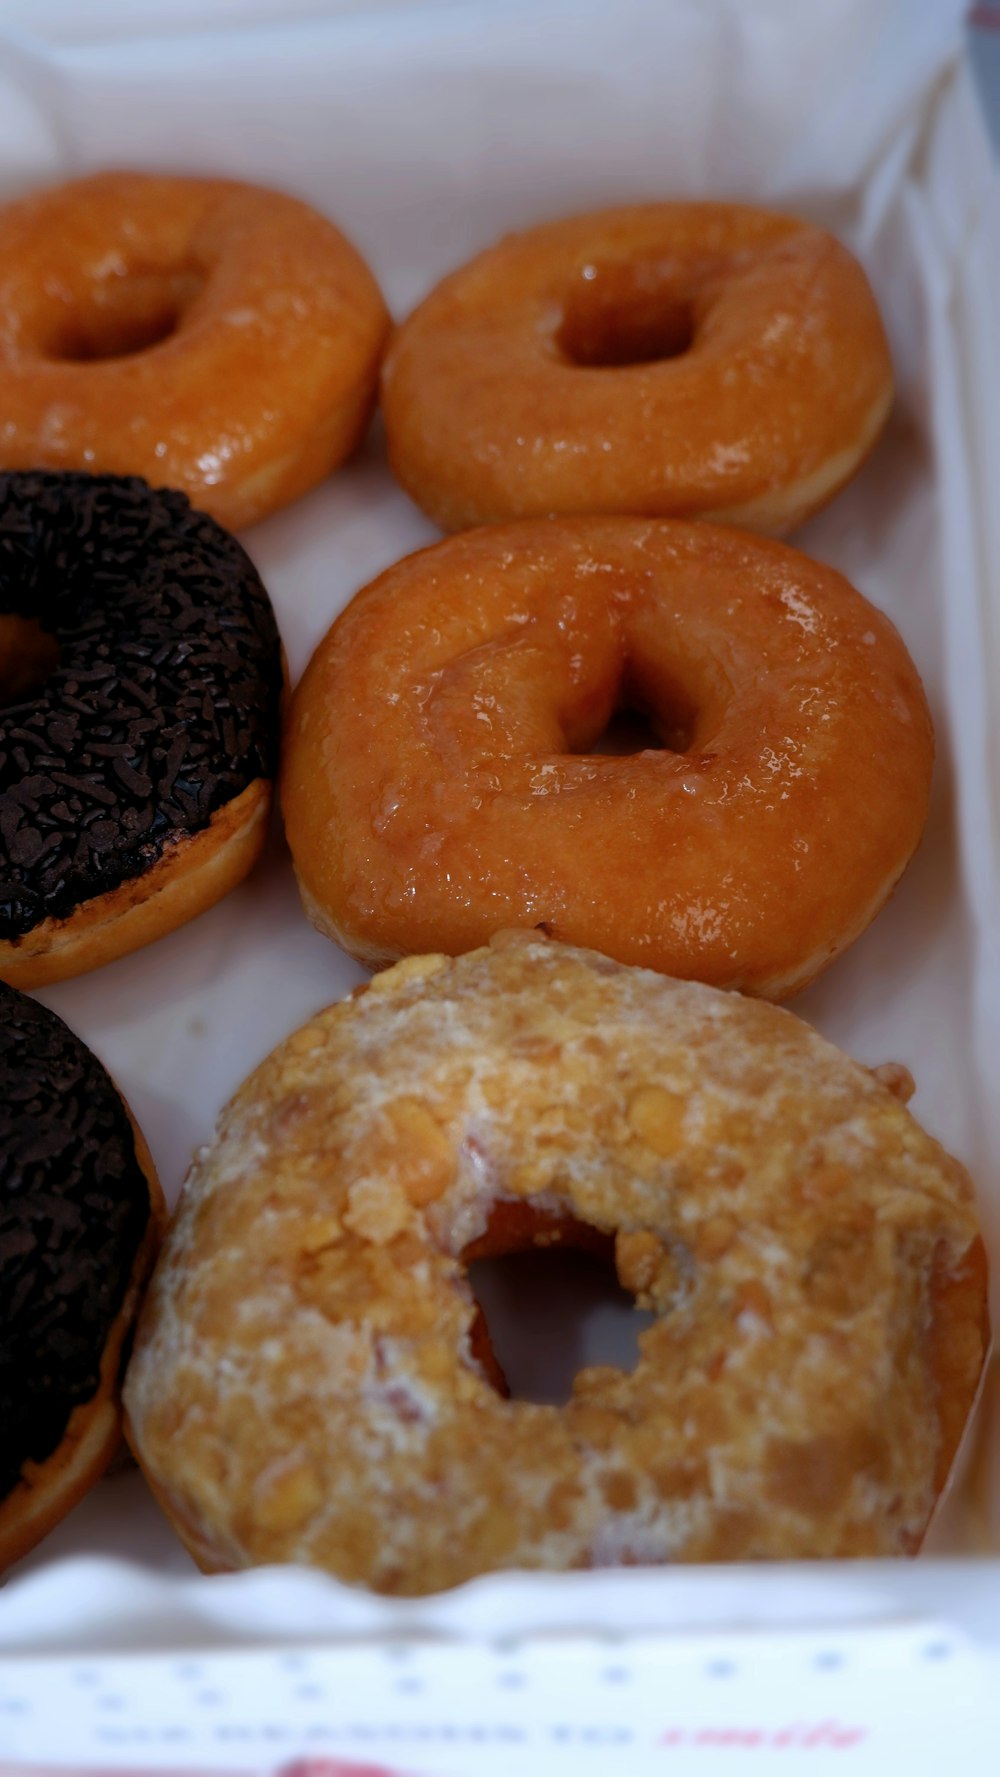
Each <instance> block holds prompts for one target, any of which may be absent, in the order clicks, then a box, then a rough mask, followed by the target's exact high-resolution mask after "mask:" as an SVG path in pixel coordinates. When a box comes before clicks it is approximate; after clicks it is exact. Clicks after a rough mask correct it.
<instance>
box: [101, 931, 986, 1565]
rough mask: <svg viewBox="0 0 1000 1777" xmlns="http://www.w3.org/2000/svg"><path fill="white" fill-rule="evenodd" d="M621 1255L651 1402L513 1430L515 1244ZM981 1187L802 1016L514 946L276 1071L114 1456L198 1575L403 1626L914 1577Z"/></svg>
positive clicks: (292, 1041) (934, 1484)
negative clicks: (578, 1239) (357, 1595)
mask: <svg viewBox="0 0 1000 1777" xmlns="http://www.w3.org/2000/svg"><path fill="white" fill-rule="evenodd" d="M498 1208H499V1209H500V1210H501V1211H503V1212H504V1213H505V1214H506V1215H507V1216H508V1217H509V1218H510V1219H515V1220H516V1218H517V1216H518V1214H519V1212H521V1211H523V1210H524V1209H525V1208H527V1209H529V1210H531V1211H532V1212H535V1213H538V1212H540V1213H541V1214H542V1215H548V1216H554V1217H557V1218H558V1217H565V1216H569V1217H571V1218H573V1219H574V1220H575V1221H576V1222H577V1223H582V1224H585V1225H586V1227H588V1228H589V1229H591V1230H596V1231H597V1233H598V1235H600V1236H603V1237H604V1238H605V1239H607V1240H608V1241H609V1243H610V1242H613V1250H614V1261H615V1265H616V1268H617V1271H618V1275H619V1278H620V1280H621V1282H622V1284H623V1285H624V1287H625V1288H626V1289H628V1290H630V1291H631V1292H632V1294H633V1295H634V1296H635V1297H636V1299H637V1301H638V1302H639V1304H640V1306H642V1307H643V1308H645V1309H647V1310H648V1311H651V1312H652V1314H653V1315H654V1316H655V1319H654V1321H653V1324H652V1325H651V1326H650V1327H649V1328H648V1330H646V1331H645V1332H643V1333H642V1334H640V1337H639V1349H640V1357H639V1362H638V1366H637V1368H636V1369H635V1371H634V1372H633V1373H632V1374H631V1375H627V1374H625V1373H624V1372H623V1371H621V1370H619V1369H617V1368H614V1367H612V1366H609V1365H594V1366H590V1367H587V1368H585V1369H582V1370H581V1371H580V1372H579V1373H578V1374H577V1376H576V1378H575V1381H574V1385H573V1392H572V1396H571V1398H570V1400H569V1401H568V1402H567V1403H566V1404H565V1406H562V1407H557V1406H547V1405H538V1404H532V1403H529V1402H526V1401H521V1400H507V1399H503V1398H501V1395H500V1394H499V1393H498V1392H497V1390H496V1388H495V1387H493V1386H491V1381H492V1375H491V1370H490V1368H489V1366H488V1365H487V1364H486V1363H485V1362H484V1360H483V1356H482V1352H481V1341H480V1340H479V1339H478V1338H477V1326H478V1324H479V1320H480V1317H479V1314H478V1310H477V1306H476V1302H475V1298H474V1296H473V1294H472V1291H471V1288H470V1285H469V1279H468V1275H467V1271H466V1264H467V1260H468V1258H469V1256H470V1255H474V1254H475V1252H476V1251H477V1250H480V1242H481V1240H482V1238H483V1236H484V1235H488V1234H489V1232H490V1230H491V1227H492V1224H493V1221H494V1216H495V1212H496V1210H497V1209H498ZM985 1269H986V1268H985V1259H984V1257H983V1249H982V1243H981V1241H980V1240H979V1237H978V1233H977V1228H976V1220H975V1213H974V1209H973V1205H972V1196H971V1188H970V1185H969V1181H968V1178H967V1177H966V1175H965V1173H964V1171H963V1169H962V1168H961V1166H959V1165H958V1163H957V1162H956V1161H954V1160H951V1159H949V1157H948V1156H947V1155H946V1154H945V1153H944V1152H943V1150H942V1149H941V1148H940V1147H938V1145H937V1143H936V1142H934V1141H932V1140H931V1139H930V1138H929V1137H928V1136H927V1135H925V1134H924V1132H923V1131H922V1130H921V1129H920V1128H919V1126H918V1125H917V1124H916V1123H915V1122H914V1120H913V1118H912V1117H911V1116H910V1114H909V1113H908V1111H906V1110H905V1109H904V1107H903V1105H902V1104H901V1103H900V1102H899V1100H898V1098H897V1097H896V1096H894V1094H893V1092H892V1091H890V1090H888V1089H887V1087H886V1086H885V1085H884V1084H883V1083H882V1081H881V1080H880V1079H877V1078H876V1077H874V1076H873V1075H872V1074H871V1073H869V1072H868V1071H867V1070H866V1069H865V1068H862V1067H859V1066H857V1065H856V1064H855V1063H854V1062H852V1061H849V1060H848V1059H847V1057H846V1056H844V1055H842V1054H840V1053H839V1052H838V1051H837V1050H836V1049H834V1048H833V1047H832V1046H831V1045H830V1044H829V1043H826V1042H824V1041H823V1039H822V1038H820V1037H819V1036H817V1035H816V1034H815V1033H814V1032H813V1031H811V1030H810V1029H809V1028H808V1026H806V1025H805V1024H803V1023H801V1021H800V1020H799V1019H797V1018H794V1017H792V1016H791V1014H789V1013H787V1012H782V1011H780V1010H778V1009H777V1008H776V1007H774V1006H769V1005H766V1004H764V1003H762V1002H759V1001H753V1000H747V999H744V998H742V997H740V996H739V995H737V994H721V993H717V992H715V991H714V990H712V989H710V988H706V987H701V986H698V985H696V984H692V983H689V982H677V981H668V980H666V979H665V978H664V977H662V976H657V975H653V974H651V973H650V972H648V971H646V970H639V969H626V968H622V967H620V966H619V965H617V964H615V963H613V962H609V961H608V959H607V958H605V957H601V956H597V955H595V954H593V953H587V952H581V951H576V950H571V949H569V948H568V947H566V946H564V945H560V944H549V943H546V942H545V941H544V940H541V939H538V938H530V937H527V936H526V935H524V934H504V935H503V936H502V937H501V938H499V939H497V940H495V941H494V942H493V944H492V945H491V946H490V948H489V949H487V950H481V951H476V952H473V953H470V954H469V955H466V956H463V957H460V958H459V959H458V960H457V961H449V960H448V959H446V958H444V957H441V956H429V957H410V958H408V959H407V960H406V961H405V962H403V963H400V964H398V965H397V966H396V967H395V968H394V969H391V970H389V971H388V972H387V973H386V974H384V975H381V976H377V977H376V978H375V980H374V981H373V982H372V983H371V986H370V988H368V989H363V990H362V991H361V994H360V997H358V996H355V997H354V998H353V999H352V1000H351V1001H349V1002H345V1003H344V1004H342V1005H338V1006H333V1007H331V1008H330V1010H329V1011H326V1012H322V1013H320V1014H319V1015H318V1016H317V1017H316V1018H314V1019H313V1020H312V1021H311V1022H310V1023H309V1024H307V1025H306V1026H305V1027H304V1028H303V1029H302V1030H300V1031H297V1032H296V1033H295V1034H294V1035H293V1036H291V1037H289V1038H288V1040H287V1041H286V1042H285V1043H283V1044H282V1045H281V1046H280V1047H279V1048H278V1049H276V1050H275V1051H274V1053H273V1054H272V1055H271V1056H270V1057H269V1058H268V1060H267V1061H265V1062H264V1063H263V1065H262V1066H261V1067H260V1068H258V1070H257V1071H256V1073H255V1074H254V1075H253V1076H252V1078H251V1079H249V1080H248V1081H247V1082H246V1084H245V1085H244V1086H243V1087H242V1088H241V1090H240V1091H239V1093H238V1094H237V1096H236V1097H235V1099H234V1100H233V1101H232V1103H231V1104H230V1105H229V1107H228V1108H227V1110H226V1111H225V1112H224V1114H223V1117H222V1120H221V1123H220V1127H219V1130H218V1133H217V1135H216V1137H215V1140H214V1141H213V1143H212V1144H211V1146H210V1147H209V1148H208V1149H206V1150H203V1151H202V1153H201V1154H200V1155H199V1156H198V1159H197V1161H196V1163H195V1166H194V1169H193V1172H192V1175H191V1177H190V1179H189V1181H188V1184H187V1187H186V1189H185V1193H184V1196H183V1198H182V1200H181V1204H180V1207H179V1210H178V1214H177V1218H176V1220H175V1223H174V1226H173V1228H172V1230H171V1232H170V1235H169V1236H168V1240H167V1244H166V1248H165V1251H164V1256H163V1259H162V1261H161V1264H160V1266H159V1268H158V1270H157V1272H156V1275H155V1277H154V1280H153V1283H152V1286H151V1289H150V1292H149V1295H148V1297H147V1300H146V1305H145V1308H144V1311H143V1315H142V1319H141V1323H140V1327H139V1331H138V1335H137V1340H136V1347H135V1355H134V1357H133V1360H132V1364H131V1366H130V1369H129V1373H128V1377H127V1379H126V1386H125V1401H126V1411H127V1415H128V1424H129V1435H130V1438H131V1441H132V1445H133V1448H134V1449H135V1451H136V1454H137V1456H138V1457H139V1460H140V1462H141V1463H142V1465H143V1467H144V1469H145V1471H146V1473H147V1476H148V1477H149V1478H150V1479H151V1482H152V1484H153V1487H154V1490H155V1492H156V1493H157V1496H158V1498H159V1499H160V1501H161V1503H162V1504H163V1506H164V1507H165V1509H166V1511H167V1513H168V1515H169V1516H170V1517H171V1519H172V1520H173V1522H174V1524H175V1525H176V1527H177V1529H178V1530H179V1531H180V1534H181V1535H182V1536H183V1538H184V1540H185V1541H186V1543H187V1544H188V1546H189V1548H190V1549H191V1550H192V1552H193V1553H194V1554H195V1556H196V1557H197V1559H198V1560H199V1561H201V1562H202V1563H203V1564H204V1565H205V1566H206V1567H209V1568H219V1567H241V1566H247V1565H252V1564H255V1563H261V1562H278V1561H296V1562H307V1563H311V1564H313V1565H315V1566H319V1567H324V1568H327V1569H328V1570H329V1571H331V1572H333V1573H335V1574H337V1575H338V1576H339V1577H340V1578H341V1579H344V1580H347V1581H350V1582H353V1583H361V1584H365V1585H369V1586H372V1587H374V1588H375V1589H376V1590H379V1591H385V1592H395V1593H415V1592H428V1591H434V1590H436V1589H438V1588H441V1587H445V1586H450V1585H455V1584H458V1583H460V1582H461V1581H463V1580H466V1579H469V1578H470V1577H472V1576H473V1575H474V1574H477V1573H482V1572H488V1571H493V1570H496V1569H499V1568H507V1567H534V1568H539V1567H540V1568H555V1569H559V1568H568V1567H592V1566H615V1565H620V1564H634V1563H637V1562H638V1563H643V1564H645V1563H654V1562H668V1561H716V1560H725V1559H737V1560H739V1559H743V1560H748V1559H768V1558H770V1559H793V1558H826V1557H831V1556H848V1555H853V1556H863V1555H868V1556H873V1555H898V1554H904V1553H910V1552H912V1551H913V1550H914V1549H915V1548H916V1546H917V1545H918V1543H919V1541H920V1538H921V1535H922V1534H923V1531H924V1528H925V1526H926V1524H927V1521H928V1518H929V1516H930V1513H931V1511H932V1509H933V1506H934V1502H935V1500H936V1498H937V1496H938V1494H939V1492H940V1490H941V1488H942V1486H943V1485H944V1482H945V1480H946V1478H947V1475H948V1471H949V1468H950V1466H951V1462H952V1458H953V1456H954V1452H955V1449H956V1446H957V1443H958V1440H959V1437H960V1434H961V1430H962V1427H963V1425H964V1423H965V1420H966V1417H967V1415H968V1412H969V1409H970V1407H971V1404H972V1401H973V1399H974V1396H975V1391H976V1384H977V1379H978V1377H979V1374H980V1371H981V1368H982V1364H983V1357H984V1351H985V1346H986V1341H987V1324H986V1295H985V1285H986V1276H985Z"/></svg>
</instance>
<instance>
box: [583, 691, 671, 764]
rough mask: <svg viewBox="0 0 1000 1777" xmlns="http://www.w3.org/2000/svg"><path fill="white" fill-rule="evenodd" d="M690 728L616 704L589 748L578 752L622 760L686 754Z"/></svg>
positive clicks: (649, 713)
mask: <svg viewBox="0 0 1000 1777" xmlns="http://www.w3.org/2000/svg"><path fill="white" fill-rule="evenodd" d="M692 725H693V724H692V722H691V720H690V719H685V718H674V717H673V716H670V717H668V719H667V721H666V723H663V722H662V721H661V720H660V719H659V718H658V717H656V716H654V715H652V714H651V712H650V711H649V710H644V709H640V708H637V707H636V706H634V705H631V704H627V703H624V704H619V705H618V706H617V707H616V708H615V709H614V710H612V712H611V715H610V717H609V719H608V722H607V725H606V727H605V728H604V729H602V731H601V733H600V734H599V735H598V736H597V737H596V739H595V740H593V741H592V742H591V744H590V746H589V747H585V748H583V747H581V748H580V749H579V750H580V751H581V752H588V753H602V754H604V755H606V756H609V757H615V758H625V757H627V756H628V755H629V754H631V753H648V752H656V751H660V752H667V753H686V752H687V750H688V748H689V747H690V745H691V731H692Z"/></svg>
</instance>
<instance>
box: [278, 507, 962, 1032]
mask: <svg viewBox="0 0 1000 1777" xmlns="http://www.w3.org/2000/svg"><path fill="white" fill-rule="evenodd" d="M621 705H625V706H631V707H635V706H638V707H639V708H640V709H641V710H643V711H644V712H646V713H647V714H648V716H649V717H650V720H651V723H652V726H653V728H654V729H655V730H656V731H657V732H658V734H659V737H660V739H661V741H662V743H663V744H662V745H661V746H659V747H655V746H652V747H650V746H647V747H645V748H644V749H643V750H640V751H638V752H633V753H629V754H627V755H625V756H623V757H610V756H605V755H603V754H600V753H597V752H596V751H595V750H594V748H595V743H596V742H597V741H598V738H599V737H600V735H601V734H602V731H603V730H604V728H605V725H606V724H607V722H608V720H609V717H610V716H611V714H612V712H613V711H614V710H615V709H616V708H617V707H619V706H621ZM932 755H933V738H932V732H931V724H930V717H929V714H928V710H927V705H926V701H925V699H924V695H923V690H922V688H921V685H920V680H919V678H918V676H917V673H916V671H915V669H914V666H913V663H912V661H911V660H910V658H909V656H908V655H907V653H906V650H905V648H904V647H903V644H902V642H901V641H900V638H899V636H898V635H897V633H896V631H895V630H894V629H893V627H892V625H891V624H890V623H889V622H888V621H887V619H886V618H885V617H883V616H882V614H881V613H880V612H879V611H877V610H875V609H874V607H873V606H872V605H870V604H869V603H868V602H867V601H866V600H865V599H863V598H862V597H861V596H860V594H858V593H857V592H855V591H854V589H853V588H852V587H851V586H849V585H848V583H847V581H846V580H844V579H842V578H841V576H840V575H839V574H836V573H834V571H833V569H831V568H828V567H824V566H822V565H821V564H820V563H818V562H813V561H810V560H809V559H808V558H807V557H806V556H804V555H801V554H799V553H798V552H797V551H794V550H791V549H788V548H787V547H785V546H783V545H782V544H778V543H772V542H769V541H767V540H766V539H764V538H760V537H751V536H744V535H740V534H739V533H736V532H733V531H730V530H723V529H721V528H719V527H715V526H709V525H688V524H682V523H680V522H678V521H664V520H661V521H655V520H642V519H624V518H613V519H582V518H581V519H563V520H549V521H545V520H535V521H526V522H524V523H522V524H517V525H503V526H495V527H489V528H485V529H483V530H479V531H469V532H465V533H463V534H462V535H461V536H458V537H452V538H450V539H449V540H448V541H447V542H445V543H441V544H438V545H437V546H436V547H434V548H432V549H428V550H424V551H422V552H421V553H420V554H418V555H414V556H410V557H408V558H407V560H405V561H402V562H399V563H397V564H396V566H395V567H392V568H390V569H389V570H388V572H387V573H385V574H383V575H382V576H381V577H380V578H379V579H378V580H376V581H374V582H373V583H372V584H371V585H370V586H368V587H366V588H365V589H364V590H363V591H362V592H360V593H359V594H358V595H357V597H356V598H355V599H354V600H353V602H352V603H351V605H349V606H348V608H347V610H346V611H345V612H344V614H343V616H341V617H340V618H339V620H338V621H337V623H336V624H335V625H334V626H333V628H332V629H331V631H330V632H329V634H328V635H327V637H326V638H325V640H324V641H322V642H321V643H320V645H319V647H318V648H317V650H316V652H315V654H314V655H313V658H312V660H311V662H310V664H309V667H308V669H307V671H306V673H305V676H304V678H303V680H302V682H301V684H300V685H299V687H298V690H297V691H296V694H295V697H294V701H293V707H292V712H291V719H290V722H289V724H288V732H287V735H286V745H285V750H284V761H283V779H282V802H283V807H284V812H285V824H286V830H287V833H288V839H289V843H290V845H291V849H292V856H293V858H294V861H295V867H296V871H297V873H298V877H299V883H300V886H301V889H302V893H303V897H304V899H305V903H306V907H307V911H308V912H309V914H310V917H311V918H312V919H313V920H314V921H315V923H316V924H317V925H318V926H319V927H320V929H321V930H324V931H326V932H327V933H329V935H330V936H331V937H333V938H335V939H336V941H337V942H338V943H339V944H341V945H343V946H344V948H345V949H347V950H349V951H350V952H351V953H352V954H353V955H355V956H357V957H359V958H361V960H362V961H364V962H367V963H373V964H380V963H384V962H387V961H390V960H392V959H393V958H394V957H398V956H402V955H404V954H406V953H407V952H409V951H422V950H445V951H448V952H449V953H451V954H452V955H458V954H459V953H460V952H461V951H463V950H469V949H471V948H472V947H473V945H475V944H481V943H484V942H485V941H486V940H487V939H488V938H489V937H490V936H491V934H492V933H493V932H494V931H496V930H497V928H498V927H499V926H502V925H523V926H537V925H542V926H544V928H545V929H546V931H548V932H549V933H550V935H552V936H553V937H557V938H561V939H564V940H565V941H566V942H568V943H571V944H586V945H592V946H593V947H594V948H595V949H597V950H603V951H605V952H607V954H609V955H611V956H615V957H617V958H618V960H619V961H621V962H628V963H640V964H644V965H647V966H648V967H650V968H654V969H662V970H663V971H664V973H666V974H669V975H681V976H684V977H685V978H687V979H694V980H701V981H708V982H710V983H711V984H712V985H713V986H716V987H739V988H742V989H744V990H746V991H748V992H751V993H757V994H763V995H766V996H767V997H769V998H782V997H784V996H785V995H787V994H791V993H794V992H795V991H796V990H797V989H798V988H800V987H802V986H804V985H805V983H806V982H807V981H809V980H810V979H811V978H812V977H813V976H815V975H817V974H818V973H819V972H820V971H821V970H822V969H824V968H825V967H826V966H827V964H828V963H830V962H831V961H832V960H833V958H834V957H835V956H837V955H838V954H839V952H840V951H841V950H843V949H844V948H845V947H846V946H847V945H848V944H850V943H851V942H852V940H853V939H854V938H856V937H857V936H858V935H859V933H860V932H862V931H863V930H864V928H865V927H866V926H867V924H868V923H869V921H870V920H871V919H872V918H873V917H874V916H875V914H876V913H877V912H878V910H879V908H880V907H881V906H882V904H883V902H884V901H885V900H886V899H887V897H888V896H889V894H890V893H891V891H892V889H893V888H894V887H895V884H896V882H897V881H898V879H899V877H900V875H901V874H902V871H903V869H904V868H905V866H906V864H907V862H908V860H909V858H910V856H911V854H912V852H913V851H914V849H915V847H916V845H917V842H918V840H919V837H920V834H921V831H922V829H923V824H924V819H925V816H926V812H927V799H928V795H929V789H930V776H931V764H932Z"/></svg>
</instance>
